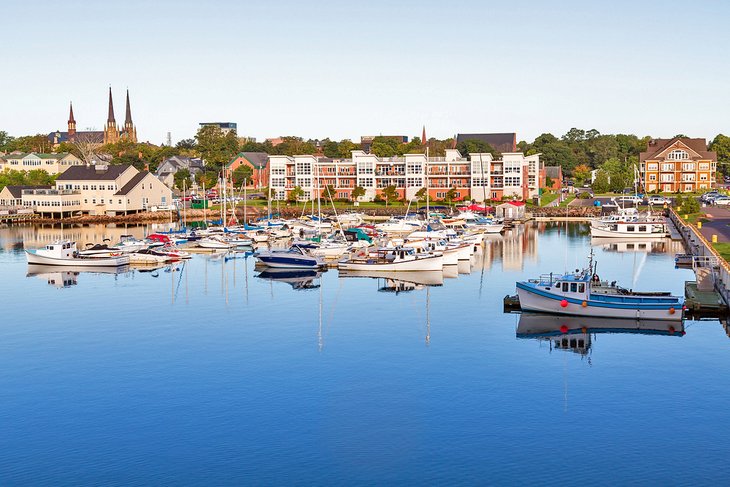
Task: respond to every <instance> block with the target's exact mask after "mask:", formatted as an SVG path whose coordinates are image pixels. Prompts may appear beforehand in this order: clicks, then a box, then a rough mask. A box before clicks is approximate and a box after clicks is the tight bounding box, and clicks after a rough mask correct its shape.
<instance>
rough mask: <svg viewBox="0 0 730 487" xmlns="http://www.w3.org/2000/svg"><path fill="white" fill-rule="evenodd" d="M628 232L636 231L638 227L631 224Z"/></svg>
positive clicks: (627, 229) (627, 228)
mask: <svg viewBox="0 0 730 487" xmlns="http://www.w3.org/2000/svg"><path fill="white" fill-rule="evenodd" d="M626 231H627V232H634V231H636V227H635V226H634V225H629V226H627V227H626Z"/></svg>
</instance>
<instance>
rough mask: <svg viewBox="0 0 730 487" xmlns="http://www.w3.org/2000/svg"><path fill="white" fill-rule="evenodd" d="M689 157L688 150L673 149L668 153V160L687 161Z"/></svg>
mask: <svg viewBox="0 0 730 487" xmlns="http://www.w3.org/2000/svg"><path fill="white" fill-rule="evenodd" d="M688 159H689V154H688V153H687V151H684V150H680V149H677V150H673V151H672V152H670V153H669V154H667V160H668V161H686V160H688Z"/></svg>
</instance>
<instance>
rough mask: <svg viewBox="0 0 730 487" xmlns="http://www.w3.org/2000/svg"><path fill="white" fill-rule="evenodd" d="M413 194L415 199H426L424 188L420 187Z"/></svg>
mask: <svg viewBox="0 0 730 487" xmlns="http://www.w3.org/2000/svg"><path fill="white" fill-rule="evenodd" d="M415 196H416V200H417V201H424V200H425V199H426V188H421V189H419V190H418V191H416V194H415Z"/></svg>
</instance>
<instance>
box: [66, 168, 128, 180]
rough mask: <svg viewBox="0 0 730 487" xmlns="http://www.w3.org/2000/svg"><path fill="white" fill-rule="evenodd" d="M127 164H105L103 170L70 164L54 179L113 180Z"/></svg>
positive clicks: (122, 171)
mask: <svg viewBox="0 0 730 487" xmlns="http://www.w3.org/2000/svg"><path fill="white" fill-rule="evenodd" d="M130 167H132V166H130V165H129V164H121V165H107V166H106V169H104V170H97V168H98V166H96V165H92V166H71V167H69V168H68V169H66V170H65V171H64V172H63V173H61V174H60V175H59V176H58V178H56V181H115V180H116V179H117V178H118V177H119V176H121V175H122V174H123V173H124V171H126V170H127V169H129V168H130Z"/></svg>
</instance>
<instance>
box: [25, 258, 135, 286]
mask: <svg viewBox="0 0 730 487" xmlns="http://www.w3.org/2000/svg"><path fill="white" fill-rule="evenodd" d="M129 270H130V267H129V266H128V265H126V266H119V267H103V266H100V267H93V266H83V267H82V266H79V267H74V266H62V267H61V266H56V265H42V264H28V272H27V274H26V277H38V278H39V279H45V280H46V282H47V283H48V285H50V286H54V287H57V288H59V289H61V288H65V287H71V286H75V285H77V284H78V277H79V274H82V273H84V274H115V275H116V274H123V273H125V272H129Z"/></svg>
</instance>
